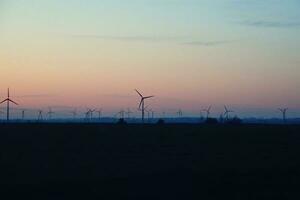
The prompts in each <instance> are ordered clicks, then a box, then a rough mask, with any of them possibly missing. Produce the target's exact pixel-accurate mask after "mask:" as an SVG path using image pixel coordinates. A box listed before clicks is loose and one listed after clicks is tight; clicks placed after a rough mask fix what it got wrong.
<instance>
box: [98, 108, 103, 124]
mask: <svg viewBox="0 0 300 200" xmlns="http://www.w3.org/2000/svg"><path fill="white" fill-rule="evenodd" d="M97 113H98V119H99V121H100V120H101V117H102V108H100V109H99V110H97Z"/></svg>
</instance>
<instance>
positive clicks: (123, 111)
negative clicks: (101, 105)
mask: <svg viewBox="0 0 300 200" xmlns="http://www.w3.org/2000/svg"><path fill="white" fill-rule="evenodd" d="M118 114H119V115H120V118H121V119H124V117H125V110H123V109H122V110H120V112H118Z"/></svg>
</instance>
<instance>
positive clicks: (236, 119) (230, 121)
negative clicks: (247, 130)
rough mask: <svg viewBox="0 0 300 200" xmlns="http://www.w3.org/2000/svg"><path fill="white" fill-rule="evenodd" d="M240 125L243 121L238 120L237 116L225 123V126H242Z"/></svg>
mask: <svg viewBox="0 0 300 200" xmlns="http://www.w3.org/2000/svg"><path fill="white" fill-rule="evenodd" d="M242 123H243V120H242V119H240V118H238V117H237V116H235V117H234V118H232V119H231V120H229V121H227V124H233V125H239V124H242Z"/></svg>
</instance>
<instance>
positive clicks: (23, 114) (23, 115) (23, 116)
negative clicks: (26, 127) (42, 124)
mask: <svg viewBox="0 0 300 200" xmlns="http://www.w3.org/2000/svg"><path fill="white" fill-rule="evenodd" d="M25 111H26V110H22V120H24V119H25Z"/></svg>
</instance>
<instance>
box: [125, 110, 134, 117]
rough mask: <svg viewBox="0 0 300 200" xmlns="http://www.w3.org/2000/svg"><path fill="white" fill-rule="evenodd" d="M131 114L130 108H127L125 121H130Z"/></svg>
mask: <svg viewBox="0 0 300 200" xmlns="http://www.w3.org/2000/svg"><path fill="white" fill-rule="evenodd" d="M132 113H133V112H132V111H131V110H130V108H127V111H126V114H127V119H130V115H131V114H132Z"/></svg>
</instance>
